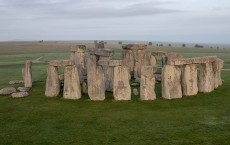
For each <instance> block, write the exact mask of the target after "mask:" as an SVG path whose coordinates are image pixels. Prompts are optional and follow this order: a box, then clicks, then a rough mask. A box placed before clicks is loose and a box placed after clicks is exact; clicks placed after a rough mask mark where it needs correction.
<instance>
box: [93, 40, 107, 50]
mask: <svg viewBox="0 0 230 145" xmlns="http://www.w3.org/2000/svg"><path fill="white" fill-rule="evenodd" d="M95 48H96V49H103V48H105V42H104V41H100V42H98V43H95Z"/></svg>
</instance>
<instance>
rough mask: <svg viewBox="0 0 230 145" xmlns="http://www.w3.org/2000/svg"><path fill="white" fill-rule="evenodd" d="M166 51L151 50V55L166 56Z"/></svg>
mask: <svg viewBox="0 0 230 145" xmlns="http://www.w3.org/2000/svg"><path fill="white" fill-rule="evenodd" d="M166 54H167V52H164V51H156V52H152V53H151V55H153V56H166Z"/></svg>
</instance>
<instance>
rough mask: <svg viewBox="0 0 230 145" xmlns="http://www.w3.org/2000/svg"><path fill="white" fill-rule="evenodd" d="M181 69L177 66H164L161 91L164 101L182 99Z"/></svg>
mask: <svg viewBox="0 0 230 145" xmlns="http://www.w3.org/2000/svg"><path fill="white" fill-rule="evenodd" d="M180 78H181V69H180V67H178V66H172V65H165V66H164V67H163V69H162V82H161V90H162V97H163V98H165V99H176V98H182V88H181V79H180Z"/></svg>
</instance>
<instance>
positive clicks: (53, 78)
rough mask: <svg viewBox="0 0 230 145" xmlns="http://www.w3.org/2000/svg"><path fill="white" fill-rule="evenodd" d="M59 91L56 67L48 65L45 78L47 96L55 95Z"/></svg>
mask: <svg viewBox="0 0 230 145" xmlns="http://www.w3.org/2000/svg"><path fill="white" fill-rule="evenodd" d="M59 92H60V83H59V78H58V69H57V67H55V66H48V68H47V79H46V91H45V95H46V96H47V97H56V96H58V95H59Z"/></svg>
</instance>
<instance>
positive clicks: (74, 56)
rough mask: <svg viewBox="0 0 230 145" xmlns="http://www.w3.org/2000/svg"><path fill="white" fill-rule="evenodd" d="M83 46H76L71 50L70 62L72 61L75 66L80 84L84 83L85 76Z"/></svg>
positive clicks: (84, 47)
mask: <svg viewBox="0 0 230 145" xmlns="http://www.w3.org/2000/svg"><path fill="white" fill-rule="evenodd" d="M85 49H86V46H85V45H77V46H73V47H72V48H71V55H70V60H72V61H74V64H75V65H76V66H77V69H78V74H79V78H80V81H81V83H82V82H83V81H84V75H86V74H85V69H86V67H85Z"/></svg>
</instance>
